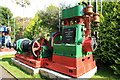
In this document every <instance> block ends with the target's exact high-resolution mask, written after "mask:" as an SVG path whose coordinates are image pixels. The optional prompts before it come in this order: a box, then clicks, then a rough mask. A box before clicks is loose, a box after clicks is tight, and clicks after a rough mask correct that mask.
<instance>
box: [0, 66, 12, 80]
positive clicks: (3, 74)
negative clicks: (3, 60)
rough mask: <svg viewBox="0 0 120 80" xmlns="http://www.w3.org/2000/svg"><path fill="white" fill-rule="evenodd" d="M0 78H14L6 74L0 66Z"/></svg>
mask: <svg viewBox="0 0 120 80" xmlns="http://www.w3.org/2000/svg"><path fill="white" fill-rule="evenodd" d="M2 78H14V77H13V76H12V75H11V74H10V73H8V72H7V71H6V70H5V69H4V68H3V67H2V66H0V80H1V79H2ZM3 80H4V79H3Z"/></svg>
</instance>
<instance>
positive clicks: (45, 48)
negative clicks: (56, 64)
mask: <svg viewBox="0 0 120 80" xmlns="http://www.w3.org/2000/svg"><path fill="white" fill-rule="evenodd" d="M41 47H42V50H40V55H39V58H47V57H50V56H51V55H52V54H51V53H50V52H49V50H48V46H41Z"/></svg>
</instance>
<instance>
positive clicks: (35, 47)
mask: <svg viewBox="0 0 120 80" xmlns="http://www.w3.org/2000/svg"><path fill="white" fill-rule="evenodd" d="M43 45H48V41H47V40H46V39H44V38H36V39H34V40H33V41H32V43H31V51H32V53H33V55H34V56H35V57H38V56H39V55H40V53H41V50H42V48H41V46H43Z"/></svg>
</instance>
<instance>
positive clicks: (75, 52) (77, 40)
mask: <svg viewBox="0 0 120 80" xmlns="http://www.w3.org/2000/svg"><path fill="white" fill-rule="evenodd" d="M62 21H63V27H62V32H55V33H53V34H52V35H51V36H50V41H47V40H46V39H44V38H36V39H34V40H29V39H27V38H25V39H20V40H17V41H16V42H15V43H9V44H7V46H8V47H10V48H12V47H13V48H14V49H15V50H17V53H16V54H15V59H16V60H18V61H21V62H23V63H25V64H27V65H29V66H31V67H34V68H40V67H45V68H48V69H51V70H54V71H57V72H60V73H63V74H66V75H69V76H71V77H75V78H78V77H80V76H82V75H83V74H85V73H87V72H89V71H91V70H93V69H95V68H96V63H95V60H94V58H93V51H95V49H96V47H97V42H96V39H97V38H98V33H97V32H94V36H92V35H91V24H92V23H94V24H95V25H94V26H98V23H99V14H98V13H94V12H93V6H91V5H88V4H86V3H84V2H83V5H77V6H74V7H71V8H67V9H64V10H62Z"/></svg>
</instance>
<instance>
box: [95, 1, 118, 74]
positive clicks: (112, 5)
mask: <svg viewBox="0 0 120 80" xmlns="http://www.w3.org/2000/svg"><path fill="white" fill-rule="evenodd" d="M119 4H120V1H119V2H103V14H102V15H101V23H100V24H101V25H100V27H99V29H98V31H99V37H100V40H99V43H100V44H99V46H98V49H97V51H96V52H95V53H96V54H95V55H96V57H97V59H98V61H102V62H103V63H105V64H107V65H108V66H109V67H110V68H112V69H113V70H114V73H115V74H116V75H120V35H119V33H120V5H119Z"/></svg>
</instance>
